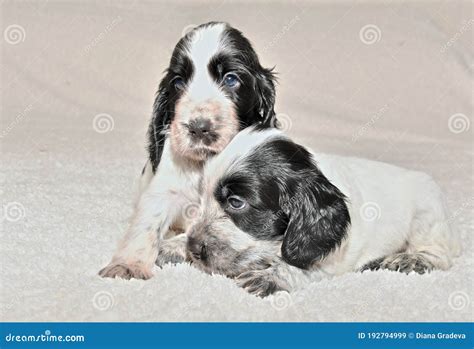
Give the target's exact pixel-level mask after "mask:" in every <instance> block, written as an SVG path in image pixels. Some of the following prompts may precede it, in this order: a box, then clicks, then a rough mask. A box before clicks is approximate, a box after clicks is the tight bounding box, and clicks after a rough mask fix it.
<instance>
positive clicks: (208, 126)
mask: <svg viewBox="0 0 474 349" xmlns="http://www.w3.org/2000/svg"><path fill="white" fill-rule="evenodd" d="M188 130H189V133H190V134H191V136H193V137H196V138H206V137H208V135H209V134H210V133H211V130H212V123H211V120H209V119H204V118H197V119H194V120H192V121H191V122H190V123H189V125H188Z"/></svg>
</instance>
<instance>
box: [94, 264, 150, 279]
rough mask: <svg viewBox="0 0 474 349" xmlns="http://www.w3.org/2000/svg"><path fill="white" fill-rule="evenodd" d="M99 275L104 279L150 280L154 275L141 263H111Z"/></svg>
mask: <svg viewBox="0 0 474 349" xmlns="http://www.w3.org/2000/svg"><path fill="white" fill-rule="evenodd" d="M99 275H100V276H102V277H104V278H106V277H107V278H115V277H119V278H122V279H126V280H130V279H132V278H134V279H143V280H148V279H150V278H151V277H152V276H153V274H152V273H151V270H148V269H147V268H146V267H145V266H144V265H143V264H141V263H134V264H125V263H110V264H109V265H108V266H106V267H105V268H103V269H102V270H101V271H99Z"/></svg>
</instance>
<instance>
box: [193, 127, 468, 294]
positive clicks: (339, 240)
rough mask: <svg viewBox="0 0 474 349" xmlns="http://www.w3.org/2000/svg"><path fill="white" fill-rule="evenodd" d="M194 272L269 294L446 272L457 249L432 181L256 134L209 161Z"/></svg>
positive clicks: (271, 133) (243, 135)
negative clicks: (377, 274)
mask: <svg viewBox="0 0 474 349" xmlns="http://www.w3.org/2000/svg"><path fill="white" fill-rule="evenodd" d="M200 192H201V196H202V200H201V201H202V215H201V216H200V218H199V219H198V220H197V221H196V222H195V224H194V225H192V226H191V227H190V229H189V232H188V236H189V238H188V242H187V251H188V252H187V253H188V257H189V259H190V260H191V261H192V263H193V265H194V266H196V267H198V268H200V269H202V270H204V271H206V272H208V273H219V274H224V275H227V276H229V277H231V278H235V279H236V281H237V283H238V284H239V285H240V286H242V287H244V288H245V289H247V290H248V291H249V292H251V293H254V294H256V295H259V296H266V295H269V294H271V293H273V292H276V291H280V290H286V291H291V290H292V289H294V288H295V286H296V285H300V284H301V283H302V282H310V281H314V280H318V279H320V278H322V277H324V276H331V275H340V274H343V273H346V272H351V271H363V270H367V269H371V270H376V269H389V270H397V271H400V272H404V273H409V272H412V271H414V272H417V273H420V274H423V273H425V272H429V271H430V270H433V269H447V268H449V267H450V266H451V263H452V257H454V256H456V255H458V254H459V244H458V242H457V239H456V238H455V236H454V235H453V234H452V233H451V231H450V229H449V227H448V225H447V221H448V220H447V217H446V211H445V206H444V203H443V200H442V195H441V192H440V189H439V188H438V186H437V185H436V184H435V183H434V181H433V180H432V179H431V178H430V177H429V176H428V175H426V174H424V173H421V172H414V171H409V170H405V169H402V168H399V167H395V166H392V165H388V164H384V163H380V162H374V161H370V160H364V159H358V158H344V157H339V156H332V155H325V154H317V153H312V152H310V151H309V150H307V149H306V148H304V147H303V146H301V145H298V144H296V143H294V142H293V141H291V140H290V139H289V138H288V137H286V136H285V135H283V134H282V133H281V132H280V131H278V130H275V129H273V130H271V129H267V130H257V129H253V128H249V129H246V130H243V131H242V132H240V133H239V134H238V135H237V136H236V137H234V139H233V140H232V142H230V144H229V145H228V146H227V148H226V149H225V150H224V151H223V152H221V153H220V155H218V156H217V157H215V158H213V159H212V160H210V161H209V162H208V163H207V164H206V167H205V170H204V175H203V179H202V181H201V183H200Z"/></svg>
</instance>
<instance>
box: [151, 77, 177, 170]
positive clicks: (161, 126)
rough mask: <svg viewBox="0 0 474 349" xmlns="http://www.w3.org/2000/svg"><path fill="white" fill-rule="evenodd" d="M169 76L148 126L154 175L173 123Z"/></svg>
mask: <svg viewBox="0 0 474 349" xmlns="http://www.w3.org/2000/svg"><path fill="white" fill-rule="evenodd" d="M168 80H169V79H168V74H166V76H165V77H164V78H163V80H161V82H160V86H159V87H158V92H157V94H156V98H155V102H154V103H153V114H152V117H151V121H150V125H149V126H148V155H149V158H150V161H151V164H152V168H153V173H154V172H155V171H156V168H157V167H158V164H159V163H160V159H161V154H162V153H163V145H164V141H165V136H166V134H165V133H166V131H167V129H168V127H169V125H170V123H171V118H170V115H171V113H170V110H169V90H168V88H169V87H168V86H169V83H168Z"/></svg>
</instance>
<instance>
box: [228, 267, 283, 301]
mask: <svg viewBox="0 0 474 349" xmlns="http://www.w3.org/2000/svg"><path fill="white" fill-rule="evenodd" d="M235 281H236V282H237V285H239V286H240V287H242V288H244V289H245V290H246V291H247V292H249V293H251V294H254V295H256V296H258V297H262V298H263V297H266V296H269V295H271V294H273V293H275V292H278V291H288V290H287V288H286V287H285V286H284V285H283V283H282V282H281V280H279V279H277V278H276V277H275V275H274V274H272V273H271V272H269V271H268V269H264V270H252V271H247V272H245V273H242V274H240V275H239V276H237V277H236V279H235Z"/></svg>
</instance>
